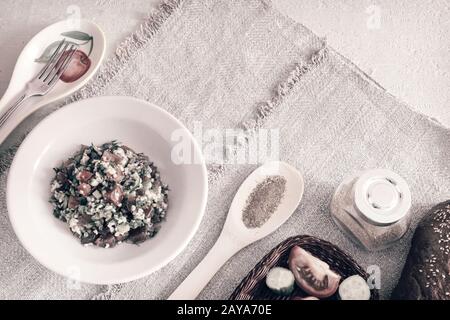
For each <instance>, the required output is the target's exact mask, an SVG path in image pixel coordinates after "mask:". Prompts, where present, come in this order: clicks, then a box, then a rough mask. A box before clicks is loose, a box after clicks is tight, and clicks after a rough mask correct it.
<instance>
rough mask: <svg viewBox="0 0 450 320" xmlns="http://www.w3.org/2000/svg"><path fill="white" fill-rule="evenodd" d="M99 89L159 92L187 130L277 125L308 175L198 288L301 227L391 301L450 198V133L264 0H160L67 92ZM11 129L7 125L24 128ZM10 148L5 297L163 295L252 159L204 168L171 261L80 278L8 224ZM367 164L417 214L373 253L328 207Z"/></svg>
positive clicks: (228, 288) (197, 250)
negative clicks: (194, 213)
mask: <svg viewBox="0 0 450 320" xmlns="http://www.w3.org/2000/svg"><path fill="white" fill-rule="evenodd" d="M97 95H129V96H134V97H137V98H141V99H144V100H147V101H150V102H153V103H155V104H157V105H159V106H161V107H162V108H164V109H166V110H167V111H169V112H170V113H172V114H174V115H175V116H176V117H177V118H179V119H180V120H181V121H183V122H184V123H185V124H186V125H187V126H188V127H189V128H190V129H194V127H195V126H196V125H199V124H200V125H201V126H202V128H203V129H204V130H207V129H217V128H221V129H227V128H244V129H245V130H246V132H247V135H248V136H249V137H250V142H251V141H252V138H251V137H252V132H254V131H255V130H258V129H260V128H272V129H277V130H279V133H280V158H281V160H283V161H287V162H289V163H290V164H292V165H294V166H295V167H297V168H298V169H299V170H301V171H302V172H303V174H304V178H305V182H306V184H305V194H304V198H303V200H302V202H301V204H300V206H299V207H298V209H297V210H296V212H295V213H294V215H293V216H292V218H290V219H289V220H288V221H287V223H285V224H284V225H283V226H282V227H281V228H280V229H279V230H277V231H276V232H275V233H273V234H272V235H270V236H268V237H267V238H265V239H263V240H261V241H259V242H257V243H255V244H253V245H251V246H250V247H248V248H245V249H244V250H242V251H240V252H239V253H238V254H237V255H236V256H234V257H233V258H232V259H230V261H228V262H227V263H226V264H225V265H224V266H223V268H222V269H221V270H220V271H219V272H218V273H217V275H216V276H215V277H214V278H213V279H212V281H211V282H210V283H209V285H208V286H207V287H206V288H205V290H204V291H203V292H202V293H201V295H200V297H199V298H202V299H212V298H227V297H228V296H229V294H230V293H231V292H232V290H233V289H234V287H235V286H236V285H237V284H238V283H239V282H240V280H241V279H242V278H243V277H244V276H245V275H246V274H247V272H248V271H249V270H250V269H251V268H252V267H253V266H254V265H255V264H256V263H257V262H258V261H259V259H261V257H263V256H264V254H266V253H267V252H268V251H269V250H270V249H271V248H272V247H273V246H275V245H276V244H278V243H279V242H281V241H282V240H284V239H286V238H287V237H289V236H291V235H296V234H310V235H314V236H317V237H320V238H323V239H325V240H328V241H331V242H332V243H334V244H336V245H338V246H339V247H341V248H342V249H344V250H346V251H348V252H349V253H350V254H351V255H352V256H353V257H354V258H355V259H356V260H357V261H358V262H359V263H360V264H361V265H362V266H364V267H367V266H369V265H377V266H379V267H380V269H381V286H382V287H381V293H382V296H383V297H385V298H386V297H388V296H389V293H390V291H391V290H392V288H393V286H394V285H395V283H396V281H397V279H398V277H399V275H400V272H401V269H402V266H403V264H404V260H405V257H406V254H407V252H408V247H409V241H410V238H411V235H412V231H413V229H414V227H415V225H416V224H417V222H418V221H419V219H420V218H421V216H422V215H423V214H425V212H426V210H427V209H428V208H430V207H431V206H432V205H434V204H436V203H437V202H439V201H441V200H444V199H447V198H449V197H450V179H449V178H450V169H449V166H448V159H449V151H450V131H449V130H448V129H446V128H444V127H442V126H440V125H439V124H438V123H435V122H433V121H431V120H430V119H428V118H426V117H425V116H423V115H420V114H418V113H415V112H414V111H412V110H411V109H410V108H409V107H408V106H406V105H404V104H403V103H401V102H400V101H398V100H397V99H396V98H395V97H393V96H391V95H390V94H388V93H387V92H385V91H384V90H383V89H382V88H381V87H380V86H379V85H378V84H376V83H375V82H373V81H372V80H371V79H370V78H368V77H367V76H365V75H364V74H363V73H362V72H360V71H359V70H358V69H357V68H356V67H355V66H354V65H353V64H351V62H349V61H347V60H346V59H344V58H342V57H341V56H340V55H339V54H338V53H336V52H335V51H334V50H332V49H331V48H328V47H326V44H325V43H324V40H323V39H320V38H318V37H317V36H316V35H314V34H313V33H312V32H311V31H309V30H308V29H307V28H305V27H303V26H301V25H299V24H296V23H295V22H293V21H291V20H290V19H288V18H286V17H284V16H282V15H280V14H279V13H278V12H277V11H276V10H275V9H274V8H272V6H271V3H270V2H269V1H259V0H251V1H247V0H233V1H228V0H226V1H225V0H222V1H200V0H191V1H188V0H186V1H169V2H167V3H165V4H164V5H163V7H162V8H161V11H160V12H159V13H156V14H155V15H153V16H152V17H151V18H149V20H148V21H147V22H145V23H144V24H143V26H142V28H141V29H139V30H138V31H136V32H134V33H133V34H132V35H131V36H130V37H129V38H128V39H127V41H125V42H124V43H123V44H122V45H121V46H120V47H119V48H118V50H117V52H116V54H115V55H114V56H113V57H111V58H110V60H109V61H108V62H107V63H106V64H105V66H104V67H103V69H102V70H101V72H100V73H99V75H98V76H97V77H96V78H95V79H94V80H93V81H92V82H91V83H90V84H89V85H87V86H86V87H85V88H84V89H82V90H81V91H80V92H78V93H77V94H76V95H75V96H74V97H72V98H71V99H70V101H72V100H79V99H84V98H88V97H91V96H97ZM124 108H126V106H124ZM48 110H52V108H50V109H48ZM45 113H48V111H47V112H41V114H40V115H37V116H34V118H32V120H29V121H34V122H37V121H38V120H39V119H40V118H42V116H43V115H45ZM18 130H19V133H17V132H16V134H15V136H20V135H21V132H20V130H21V128H18ZM22 130H23V129H22ZM13 154H14V149H11V150H8V151H3V152H2V155H1V168H2V169H1V171H2V176H1V180H0V182H1V190H2V191H1V204H2V206H1V214H0V231H1V232H0V248H1V256H2V258H1V262H0V284H1V285H0V298H100V299H120V298H125V299H136V298H137V299H162V298H166V297H167V296H168V295H169V294H170V293H171V292H172V291H173V290H174V289H175V288H176V287H177V286H178V285H179V284H180V283H181V281H182V280H183V279H184V278H185V277H186V276H187V275H188V274H189V272H190V271H191V270H192V269H193V268H194V267H195V265H196V264H198V262H200V260H201V259H202V258H203V257H204V256H205V254H206V253H207V252H208V250H209V249H210V248H211V246H212V245H213V243H214V242H215V240H216V239H217V237H218V235H219V233H220V230H221V228H222V226H223V223H224V220H225V217H226V214H227V211H228V207H229V205H230V203H231V200H232V198H233V196H234V194H235V192H236V190H237V188H238V187H239V185H240V184H241V183H242V181H243V180H244V179H245V176H246V175H247V174H249V173H250V172H251V171H252V170H253V169H254V168H255V167H256V165H250V164H247V165H223V166H221V165H210V166H209V169H210V190H209V198H208V205H207V210H206V213H205V216H204V219H203V221H202V223H201V226H200V228H199V230H198V232H197V234H196V235H195V237H194V239H193V240H192V241H191V242H190V243H189V245H188V247H187V248H186V249H185V250H184V251H183V252H182V253H181V254H180V255H179V256H178V257H177V258H176V259H175V260H173V261H172V262H171V263H169V264H168V265H167V266H165V267H164V268H162V269H161V270H159V271H157V272H155V273H154V274H152V275H150V276H148V277H145V278H143V279H140V280H137V281H133V282H131V283H127V284H123V285H114V286H110V287H105V286H93V285H86V284H82V285H81V286H80V287H79V288H77V286H74V285H73V284H72V283H68V282H67V280H65V279H64V278H62V277H60V276H57V275H55V274H53V273H52V272H50V271H48V270H46V269H45V268H44V267H42V266H40V265H39V264H38V263H37V262H36V261H34V259H33V258H32V257H31V256H30V255H28V254H27V253H26V251H25V250H24V249H23V248H22V247H21V246H20V244H19V243H18V241H17V239H16V237H15V235H14V232H13V231H12V229H11V227H10V225H9V222H8V218H7V209H6V206H5V199H4V192H5V181H6V172H7V168H8V166H9V163H10V161H11V158H12V156H13ZM374 167H384V168H389V169H392V170H394V171H396V172H398V173H399V174H400V175H402V176H403V177H404V178H405V179H406V181H407V182H408V184H409V185H410V188H411V191H412V196H413V208H412V215H413V222H412V226H411V230H410V231H409V232H408V233H407V234H406V236H405V237H404V238H403V239H402V240H401V241H399V242H398V243H396V244H395V245H394V246H393V247H392V248H390V249H388V250H385V251H381V252H376V253H369V252H366V251H364V250H362V249H361V248H360V247H358V246H356V245H354V244H353V243H352V242H351V241H350V240H349V239H348V238H347V237H346V236H345V235H344V234H343V233H342V232H341V231H340V230H339V229H338V228H337V227H336V226H335V225H334V223H333V222H332V220H331V217H330V213H329V210H328V204H329V201H330V199H331V196H332V194H333V192H334V190H335V188H336V187H337V186H338V184H339V183H340V181H342V179H343V178H344V177H345V176H346V175H348V174H351V173H353V172H354V171H356V170H363V169H367V168H374ZM161 232H164V229H162V230H161Z"/></svg>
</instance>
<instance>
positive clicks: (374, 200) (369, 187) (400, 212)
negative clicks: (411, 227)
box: [354, 169, 411, 225]
mask: <svg viewBox="0 0 450 320" xmlns="http://www.w3.org/2000/svg"><path fill="white" fill-rule="evenodd" d="M354 195H355V198H354V201H355V206H356V209H357V210H358V211H359V212H360V213H361V214H362V215H363V216H364V217H365V218H367V219H368V220H369V221H370V222H372V223H374V224H378V225H389V224H392V223H395V222H397V221H398V220H400V219H402V218H403V217H405V216H406V215H407V214H408V211H409V209H410V208H411V192H410V190H409V187H408V184H407V183H406V181H405V180H404V179H403V178H402V177H401V176H399V175H398V174H396V173H395V172H392V171H390V170H387V169H373V170H368V171H366V172H364V173H363V174H362V175H361V176H360V177H359V178H358V179H357V181H356V183H355V185H354Z"/></svg>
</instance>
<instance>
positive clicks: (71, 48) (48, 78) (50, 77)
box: [36, 39, 78, 85]
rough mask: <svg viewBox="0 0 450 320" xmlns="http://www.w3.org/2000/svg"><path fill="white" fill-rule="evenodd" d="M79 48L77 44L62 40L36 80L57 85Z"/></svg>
mask: <svg viewBox="0 0 450 320" xmlns="http://www.w3.org/2000/svg"><path fill="white" fill-rule="evenodd" d="M77 48H78V45H77V44H74V43H70V42H67V41H66V39H63V40H61V42H60V43H59V45H58V47H57V48H56V50H55V52H53V54H52V56H51V57H50V59H49V61H48V62H47V64H46V65H45V66H44V67H43V68H42V70H41V71H40V72H39V73H38V74H37V76H36V78H38V79H40V80H41V81H43V82H45V83H47V84H48V85H52V84H53V83H55V82H56V81H57V80H58V79H59V78H60V77H61V75H62V73H63V72H64V71H65V70H66V68H67V66H68V65H69V62H70V60H72V57H73V55H74V54H75V51H76V49H77Z"/></svg>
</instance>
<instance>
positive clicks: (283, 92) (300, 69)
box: [241, 42, 329, 136]
mask: <svg viewBox="0 0 450 320" xmlns="http://www.w3.org/2000/svg"><path fill="white" fill-rule="evenodd" d="M328 53H329V51H328V46H327V45H326V42H324V43H323V45H322V48H321V49H319V50H318V51H316V52H314V53H313V54H312V55H311V57H310V58H309V60H308V61H307V62H302V63H297V64H296V65H295V67H294V69H293V70H292V71H291V72H290V74H289V76H288V77H287V79H286V80H284V81H283V82H281V83H280V84H279V85H278V87H277V89H276V91H275V94H274V95H273V97H272V98H270V99H269V100H267V101H264V102H263V103H261V104H260V105H258V107H257V108H256V112H255V114H254V116H253V117H252V118H251V119H248V120H246V121H244V122H242V124H241V127H242V128H243V129H244V131H245V132H246V133H247V134H248V135H249V136H251V135H253V133H254V132H256V131H257V130H258V129H259V128H261V126H262V125H263V123H264V122H265V120H266V119H267V117H269V116H270V115H271V114H272V113H273V112H274V110H275V109H276V108H277V107H278V106H279V105H281V104H282V103H283V101H284V100H285V98H286V96H288V95H289V93H291V91H292V90H293V88H294V87H295V85H296V84H297V83H298V82H299V81H300V80H301V79H302V77H303V76H304V75H305V74H307V73H309V72H310V71H311V70H312V69H314V68H316V67H317V66H319V65H320V64H322V62H323V61H324V60H325V59H327V58H328Z"/></svg>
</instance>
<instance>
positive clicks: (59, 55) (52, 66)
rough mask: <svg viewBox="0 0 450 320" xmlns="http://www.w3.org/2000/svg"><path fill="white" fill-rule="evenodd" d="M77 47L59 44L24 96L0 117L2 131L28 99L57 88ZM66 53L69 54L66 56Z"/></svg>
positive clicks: (27, 87) (27, 86)
mask: <svg viewBox="0 0 450 320" xmlns="http://www.w3.org/2000/svg"><path fill="white" fill-rule="evenodd" d="M77 47H78V45H76V44H70V43H69V42H66V40H65V39H64V40H62V41H61V42H60V43H59V45H58V47H57V48H56V50H55V52H54V53H53V54H52V56H51V57H50V59H49V61H48V62H47V64H46V65H45V66H44V67H43V68H42V70H41V71H39V73H38V74H37V75H36V77H34V78H33V79H32V80H30V81H29V82H28V83H27V84H26V87H25V90H24V91H23V94H22V95H21V96H20V97H19V98H18V99H17V100H16V101H15V102H14V103H12V104H11V106H10V107H8V108H7V109H6V111H5V112H4V113H3V115H2V116H1V117H0V129H1V128H2V127H3V126H4V125H5V123H6V121H8V119H9V118H10V117H11V115H13V114H14V112H15V111H17V110H18V109H19V107H20V106H21V105H22V103H23V102H24V101H25V100H26V99H28V98H30V97H33V96H43V95H45V94H47V93H48V92H49V91H50V90H51V89H52V88H53V87H54V86H55V84H56V83H57V82H58V80H59V78H60V77H61V75H62V74H63V73H64V71H65V70H66V68H67V67H68V65H69V63H70V61H71V60H72V57H73V55H74V53H75V51H76V48H77ZM66 52H67V54H64V53H66Z"/></svg>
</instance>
